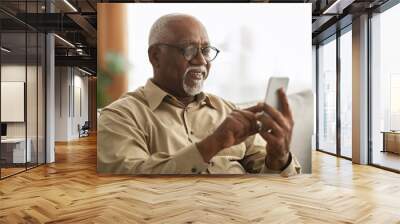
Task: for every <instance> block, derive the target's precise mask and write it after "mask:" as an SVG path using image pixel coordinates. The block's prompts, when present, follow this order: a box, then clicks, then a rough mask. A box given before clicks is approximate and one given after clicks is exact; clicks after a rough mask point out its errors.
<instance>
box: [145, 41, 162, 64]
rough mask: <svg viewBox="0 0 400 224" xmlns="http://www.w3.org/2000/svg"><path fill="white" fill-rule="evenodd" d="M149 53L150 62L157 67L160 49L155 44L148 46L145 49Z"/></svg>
mask: <svg viewBox="0 0 400 224" xmlns="http://www.w3.org/2000/svg"><path fill="white" fill-rule="evenodd" d="M147 53H148V55H149V60H150V63H151V64H152V65H153V67H154V68H158V67H159V66H160V50H159V49H158V47H156V46H150V47H149V49H148V50H147Z"/></svg>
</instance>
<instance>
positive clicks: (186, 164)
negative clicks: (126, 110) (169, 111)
mask: <svg viewBox="0 0 400 224" xmlns="http://www.w3.org/2000/svg"><path fill="white" fill-rule="evenodd" d="M146 139H147V136H146V134H145V133H144V132H143V131H142V130H140V129H139V128H137V126H136V125H135V122H133V121H132V120H131V119H129V118H128V117H127V116H124V114H122V113H121V112H119V111H116V110H115V111H114V110H112V109H105V110H103V111H102V113H101V115H100V118H99V122H98V138H97V171H98V172H99V173H113V174H197V173H201V172H203V171H205V170H206V169H207V167H208V163H206V162H204V160H203V157H202V156H201V154H200V152H199V151H198V149H197V147H196V145H195V144H191V145H189V146H186V147H184V148H181V149H179V150H177V153H176V154H173V155H170V154H167V153H164V152H157V153H153V154H151V153H150V150H149V148H148V144H147V140H146Z"/></svg>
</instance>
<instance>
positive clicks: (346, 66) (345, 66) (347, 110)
mask: <svg viewBox="0 0 400 224" xmlns="http://www.w3.org/2000/svg"><path fill="white" fill-rule="evenodd" d="M351 41H352V35H351V31H349V32H347V33H345V34H343V35H342V36H341V37H340V122H341V124H340V127H341V133H340V135H341V137H340V144H341V146H340V152H341V155H342V156H346V157H349V158H351V156H352V155H351V154H352V150H351V141H352V138H351V137H352V126H351V124H352V66H351V65H352V63H351V62H352V49H351V48H352V45H351Z"/></svg>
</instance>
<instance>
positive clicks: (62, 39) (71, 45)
mask: <svg viewBox="0 0 400 224" xmlns="http://www.w3.org/2000/svg"><path fill="white" fill-rule="evenodd" d="M54 36H55V37H57V38H58V39H59V40H61V41H62V42H64V43H66V44H67V45H68V46H70V47H73V48H75V45H73V44H71V42H69V41H68V40H66V39H64V38H62V37H60V36H58V35H57V34H54Z"/></svg>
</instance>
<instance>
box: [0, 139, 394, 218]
mask: <svg viewBox="0 0 400 224" xmlns="http://www.w3.org/2000/svg"><path fill="white" fill-rule="evenodd" d="M56 149H57V150H56V158H57V159H56V163H55V164H50V165H46V166H41V167H39V168H36V169H33V170H30V171H28V172H26V173H22V174H19V175H17V176H14V177H10V178H8V179H5V180H2V181H0V223H43V222H48V223H374V224H375V223H385V224H386V223H400V175H399V174H395V173H391V172H387V171H383V170H380V169H377V168H374V167H369V166H359V165H352V164H351V162H350V161H347V160H343V159H337V158H335V157H333V156H330V155H326V154H323V153H320V152H314V153H313V174H312V175H301V176H297V177H293V178H282V177H279V176H274V175H268V176H235V177H232V176H230V177H229V176H224V177H199V176H192V177H176V176H175V177H171V176H170V177H165V176H164V177H156V178H154V177H130V176H98V175H97V174H96V139H95V137H89V138H84V139H82V140H80V141H76V142H70V143H69V144H58V145H57V148H56Z"/></svg>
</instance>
